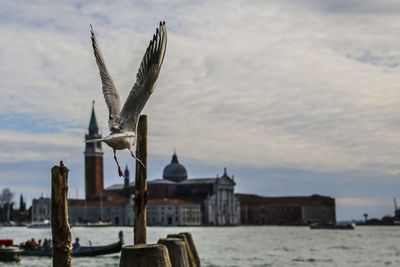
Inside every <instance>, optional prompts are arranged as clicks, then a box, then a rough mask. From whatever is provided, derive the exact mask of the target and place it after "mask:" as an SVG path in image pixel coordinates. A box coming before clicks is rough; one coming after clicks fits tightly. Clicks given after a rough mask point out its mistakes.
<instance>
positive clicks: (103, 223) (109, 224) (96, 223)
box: [86, 221, 112, 227]
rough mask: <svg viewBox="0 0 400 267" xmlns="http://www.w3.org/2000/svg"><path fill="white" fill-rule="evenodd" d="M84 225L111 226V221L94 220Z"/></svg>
mask: <svg viewBox="0 0 400 267" xmlns="http://www.w3.org/2000/svg"><path fill="white" fill-rule="evenodd" d="M86 226H87V227H106V226H112V222H102V221H99V222H94V223H91V222H88V223H87V225H86Z"/></svg>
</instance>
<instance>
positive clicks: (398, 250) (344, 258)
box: [0, 226, 400, 267]
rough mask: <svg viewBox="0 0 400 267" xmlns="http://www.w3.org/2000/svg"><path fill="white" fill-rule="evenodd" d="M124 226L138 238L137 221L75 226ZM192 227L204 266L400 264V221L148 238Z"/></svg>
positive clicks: (108, 237) (84, 233)
mask: <svg viewBox="0 0 400 267" xmlns="http://www.w3.org/2000/svg"><path fill="white" fill-rule="evenodd" d="M120 230H122V231H123V233H124V237H125V244H132V242H133V241H132V240H133V229H132V228H131V227H105V228H84V227H74V228H72V238H73V240H74V239H75V237H79V238H80V241H81V245H88V244H89V240H90V241H91V242H92V244H93V245H94V246H95V245H105V244H109V243H113V242H116V241H117V239H118V232H119V231H120ZM179 232H191V233H192V235H193V239H194V242H195V245H196V247H197V250H198V253H199V256H200V258H201V266H202V267H228V266H229V267H233V266H238V267H239V266H240V267H241V266H249V267H250V266H254V267H256V266H257V267H261V266H340V267H341V266H359V267H361V266H362V267H366V266H371V267H372V266H373V267H377V266H400V227H372V226H371V227H366V226H364V227H357V228H356V229H355V230H310V229H309V228H307V227H283V226H282V227H278V226H259V227H256V226H240V227H149V228H148V230H147V240H148V243H156V242H157V240H158V239H159V238H161V237H166V235H167V234H170V233H179ZM32 237H33V238H35V239H36V240H38V239H44V238H49V237H51V230H50V229H28V228H25V227H3V228H2V229H0V238H13V239H14V243H20V242H23V241H25V240H27V239H28V238H32ZM0 266H20V267H25V266H40V267H41V266H52V262H51V259H48V258H37V257H23V258H22V261H21V262H20V263H18V264H15V263H8V264H6V263H2V262H0ZM72 266H75V267H76V266H88V267H89V266H90V267H93V266H104V267H105V266H119V254H112V255H106V256H98V257H92V258H73V260H72Z"/></svg>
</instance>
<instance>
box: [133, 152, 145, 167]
mask: <svg viewBox="0 0 400 267" xmlns="http://www.w3.org/2000/svg"><path fill="white" fill-rule="evenodd" d="M129 151H130V152H131V155H132V157H134V158H135V159H136V160H137V161H138V162H139V163H140V165H142V166H143V168H146V166H144V164H143V162H142V161H141V160H140V159H138V158H137V157H136V156H135V154H133V152H132V150H131V149H129Z"/></svg>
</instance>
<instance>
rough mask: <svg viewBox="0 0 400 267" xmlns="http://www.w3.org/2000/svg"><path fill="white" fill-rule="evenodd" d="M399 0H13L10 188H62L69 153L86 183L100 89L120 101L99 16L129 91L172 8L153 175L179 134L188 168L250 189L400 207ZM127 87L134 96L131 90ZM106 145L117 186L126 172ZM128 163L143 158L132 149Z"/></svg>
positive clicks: (153, 133) (3, 114) (2, 71)
mask: <svg viewBox="0 0 400 267" xmlns="http://www.w3.org/2000/svg"><path fill="white" fill-rule="evenodd" d="M399 12H400V3H399V2H398V1H390V0H385V1H372V0H359V1H356V0H340V1H319V0H315V1H312V0H310V1H283V0H280V1H249V0H246V1H239V0H235V1H211V0H205V1H183V0H176V1H162V0H158V1H157V0H155V1H118V2H116V1H64V3H63V1H50V0H41V1H11V0H10V1H2V8H1V10H0V36H1V38H0V58H1V63H0V89H1V95H2V96H1V97H0V125H1V126H0V189H1V188H4V187H9V188H10V189H11V190H12V191H14V192H16V193H17V194H19V193H23V194H24V196H25V197H26V198H27V199H28V201H30V199H32V198H34V197H36V196H40V194H43V195H49V194H50V183H49V182H50V169H51V167H52V166H54V165H55V164H57V163H58V162H59V161H60V160H63V161H64V162H65V164H66V165H67V166H68V167H69V168H70V195H71V196H73V197H76V196H78V197H83V196H84V194H83V192H84V180H83V179H84V168H83V167H84V166H83V160H84V155H83V150H84V143H83V139H84V134H85V131H86V130H87V127H88V124H89V119H90V111H91V102H92V100H95V101H96V105H95V109H96V116H97V120H98V123H99V125H100V128H101V132H102V133H103V135H106V134H108V129H107V116H108V111H107V108H106V105H105V102H104V100H103V96H102V92H101V82H100V79H99V74H98V69H97V66H96V63H95V59H94V56H93V52H92V48H91V43H90V35H89V25H90V24H92V25H93V27H94V30H95V32H96V34H97V38H98V41H99V43H100V46H101V48H102V50H103V54H104V57H105V59H106V63H107V65H108V68H109V71H110V73H111V75H112V76H113V79H114V82H115V84H116V86H117V88H118V89H119V92H120V96H121V99H125V98H126V96H127V95H128V93H129V91H130V89H131V87H132V85H133V84H134V82H135V77H136V71H137V69H138V67H139V63H140V60H141V58H142V56H143V54H144V51H145V48H146V47H147V44H148V41H149V40H150V38H151V37H152V34H153V33H154V31H155V28H156V27H157V24H158V22H159V21H160V20H165V21H166V24H167V29H168V47H167V54H166V57H165V60H164V64H163V67H162V70H161V74H160V77H159V79H158V84H157V88H156V90H155V92H154V94H153V95H152V96H151V98H150V100H149V102H148V103H147V105H146V107H145V110H144V113H146V114H148V116H149V152H150V155H149V164H148V165H149V179H154V178H159V177H161V175H162V170H163V168H164V166H165V165H166V164H167V163H169V161H170V159H171V155H172V153H173V151H174V149H176V151H177V153H178V157H179V159H180V162H181V163H183V164H184V165H185V166H186V168H187V171H188V173H189V176H190V177H192V178H198V177H215V176H216V175H217V173H219V174H221V173H222V172H223V168H224V167H227V168H228V173H229V174H230V175H232V174H233V175H234V176H235V181H236V182H237V187H236V192H240V193H255V194H259V195H265V196H283V195H285V196H287V195H311V194H322V195H329V196H332V197H335V198H336V199H337V217H338V219H339V220H346V219H353V218H354V219H361V218H363V216H362V214H363V213H368V214H369V215H370V217H382V216H384V215H387V214H389V215H392V214H393V198H394V197H396V198H400V193H399V192H400V190H399V189H400V179H399V176H400V138H399V137H400V108H399V107H400V93H399V86H400V65H399V64H400V46H399V44H400V35H399V32H400V19H399V16H398V14H399ZM122 101H123V100H122ZM104 148H105V167H104V168H105V185H106V186H108V185H111V184H114V183H121V182H122V181H121V178H119V177H118V175H117V169H116V166H115V163H114V161H113V158H112V150H111V149H110V148H108V147H104ZM118 156H119V159H120V163H121V164H122V165H125V164H127V165H128V166H129V167H130V168H131V170H133V166H134V162H133V160H132V159H131V157H130V156H129V153H128V152H127V151H120V152H118Z"/></svg>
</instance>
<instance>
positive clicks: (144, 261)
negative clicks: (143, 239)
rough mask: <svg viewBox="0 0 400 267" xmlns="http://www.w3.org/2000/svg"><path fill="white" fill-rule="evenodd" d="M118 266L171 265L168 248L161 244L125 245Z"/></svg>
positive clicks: (160, 266)
mask: <svg viewBox="0 0 400 267" xmlns="http://www.w3.org/2000/svg"><path fill="white" fill-rule="evenodd" d="M119 266H120V267H171V262H170V260H169V256H168V249H167V247H166V246H164V245H161V244H151V245H144V244H140V245H134V246H125V247H124V248H123V249H122V253H121V259H120V262H119Z"/></svg>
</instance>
